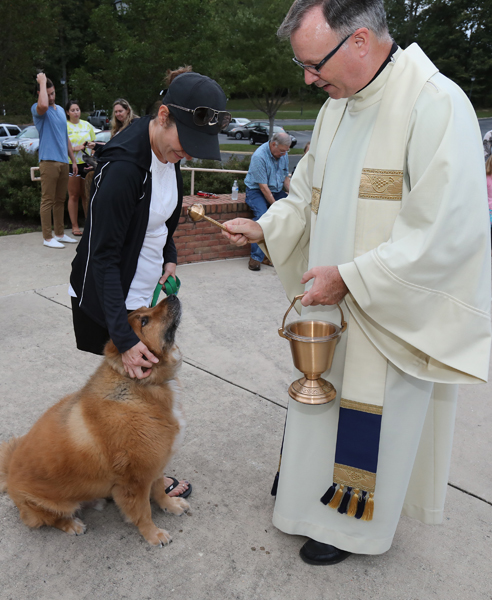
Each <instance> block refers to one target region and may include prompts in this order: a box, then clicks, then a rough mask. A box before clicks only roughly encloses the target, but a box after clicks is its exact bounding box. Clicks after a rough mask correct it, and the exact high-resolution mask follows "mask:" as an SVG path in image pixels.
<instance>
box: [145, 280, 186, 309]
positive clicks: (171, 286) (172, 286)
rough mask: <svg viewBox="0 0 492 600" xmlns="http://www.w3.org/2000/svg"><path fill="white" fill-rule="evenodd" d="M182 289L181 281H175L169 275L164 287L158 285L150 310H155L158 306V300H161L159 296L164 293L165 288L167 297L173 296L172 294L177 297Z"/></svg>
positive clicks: (160, 284)
mask: <svg viewBox="0 0 492 600" xmlns="http://www.w3.org/2000/svg"><path fill="white" fill-rule="evenodd" d="M180 287H181V281H180V280H179V277H176V279H174V277H173V276H172V275H169V277H168V278H167V279H166V281H165V283H164V285H163V284H162V283H158V284H157V285H156V287H155V290H154V295H153V297H152V303H151V305H150V308H153V307H154V306H155V305H156V304H157V300H159V295H160V293H161V291H162V288H164V292H165V294H166V296H171V295H172V294H176V295H177V294H178V292H179V288H180Z"/></svg>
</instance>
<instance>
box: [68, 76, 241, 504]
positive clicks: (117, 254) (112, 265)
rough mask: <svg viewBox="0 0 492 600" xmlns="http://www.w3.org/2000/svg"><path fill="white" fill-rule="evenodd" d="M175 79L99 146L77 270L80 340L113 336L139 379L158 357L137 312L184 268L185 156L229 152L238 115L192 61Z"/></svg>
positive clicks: (181, 487)
mask: <svg viewBox="0 0 492 600" xmlns="http://www.w3.org/2000/svg"><path fill="white" fill-rule="evenodd" d="M168 85H169V88H168V90H167V93H166V95H165V97H164V100H163V103H162V106H160V108H159V112H158V114H157V116H156V117H155V118H153V119H152V118H151V117H143V118H141V119H138V120H135V121H134V122H133V124H132V126H131V127H127V128H125V129H123V130H122V131H120V133H118V135H117V136H115V137H113V139H112V140H111V141H110V142H108V143H107V144H106V145H105V146H103V147H102V148H101V149H100V150H98V151H97V153H96V157H97V160H98V165H97V169H96V172H95V175H94V181H93V184H92V189H91V198H90V206H89V214H88V217H87V223H86V226H85V228H84V234H83V237H82V240H81V242H80V244H79V247H78V248H77V255H76V257H75V259H74V260H73V262H72V274H71V277H70V295H71V296H72V315H73V323H74V330H75V337H76V340H77V348H79V349H80V350H85V351H87V352H92V353H94V354H102V353H103V348H104V345H105V344H106V342H107V341H108V340H109V339H110V338H111V339H112V340H113V342H114V344H115V345H116V347H117V348H118V350H119V351H120V352H121V356H122V360H123V365H124V367H125V370H126V372H127V373H128V374H129V375H130V376H131V377H137V378H138V379H142V378H144V377H147V376H148V375H150V373H151V367H152V365H153V363H156V362H158V359H157V358H156V357H155V356H154V355H153V354H152V352H150V350H149V349H148V348H147V346H146V345H145V344H144V343H143V342H141V341H140V340H139V338H138V336H137V335H136V334H135V332H134V331H133V329H132V328H131V327H130V325H129V323H128V319H127V314H128V312H129V311H131V310H134V309H136V308H140V307H141V306H148V305H149V304H150V302H151V299H152V295H153V290H154V288H155V286H156V285H157V282H160V283H164V282H165V281H166V279H167V278H168V277H169V276H172V277H174V278H175V277H176V264H177V253H176V246H175V245H174V242H173V233H174V230H175V229H176V226H177V224H178V221H179V216H180V214H181V206H182V203H183V180H182V178H181V173H180V169H179V163H180V161H181V159H183V158H187V159H191V158H192V157H196V158H211V159H216V160H220V149H219V142H218V134H219V132H220V130H221V129H222V128H223V127H224V126H226V125H227V124H228V123H229V121H230V118H231V115H230V114H229V113H227V112H225V111H224V108H225V105H226V97H225V94H224V92H223V91H222V88H221V87H220V86H219V85H218V84H217V83H216V82H215V81H213V80H212V79H209V78H208V77H204V76H203V75H199V74H198V73H192V72H191V69H190V68H184V69H180V70H178V71H174V72H172V73H170V75H169V77H168ZM142 368H145V369H146V370H145V371H143V370H142ZM166 485H167V486H168V487H167V489H166V493H169V494H170V495H171V496H180V497H182V498H186V497H187V496H189V494H190V493H191V485H190V484H189V483H188V482H187V481H180V482H178V480H177V479H175V478H166Z"/></svg>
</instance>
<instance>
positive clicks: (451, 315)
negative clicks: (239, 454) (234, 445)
mask: <svg viewBox="0 0 492 600" xmlns="http://www.w3.org/2000/svg"><path fill="white" fill-rule="evenodd" d="M279 35H280V36H281V37H289V38H290V42H291V45H292V49H293V52H294V55H295V58H294V60H295V62H296V63H297V64H298V65H299V66H300V67H301V68H302V69H303V70H304V78H305V81H306V83H307V84H314V85H316V86H317V87H319V88H322V89H323V90H324V91H326V92H327V94H328V95H329V99H328V100H327V102H326V103H325V105H324V106H323V108H322V109H321V111H320V113H319V116H318V119H317V121H316V125H315V128H314V131H313V137H312V142H311V147H310V150H309V152H308V153H307V154H306V156H304V157H303V158H302V160H301V161H300V163H299V165H298V167H297V169H296V172H295V174H294V176H293V178H292V182H291V186H290V193H289V196H288V197H287V198H285V199H283V200H279V201H278V202H276V203H275V204H274V205H273V206H272V207H270V209H269V210H268V212H267V213H266V214H265V215H264V216H263V217H262V218H261V219H259V221H258V222H253V221H249V220H247V219H235V220H233V221H229V222H228V223H227V224H226V225H227V228H228V230H229V232H230V233H229V234H225V235H227V237H229V239H230V240H231V241H232V242H234V243H236V244H238V245H241V244H245V243H250V242H256V243H261V244H262V248H263V249H264V250H265V252H266V253H267V254H268V256H269V257H270V259H271V260H272V262H273V264H274V266H275V268H276V270H277V273H278V275H279V277H280V279H281V281H282V283H283V285H284V287H285V290H286V292H287V295H288V297H289V299H292V298H293V297H294V296H295V295H297V294H301V293H303V292H305V295H304V297H303V299H302V318H304V319H323V320H326V321H332V322H337V319H339V318H340V317H339V311H338V308H337V303H341V306H342V307H343V309H344V312H345V313H346V317H348V329H347V332H346V333H344V334H342V337H341V339H340V342H339V344H338V347H337V349H336V351H335V356H334V360H333V365H332V368H331V370H330V371H329V372H328V373H326V374H325V375H324V377H326V378H328V379H329V381H331V382H332V383H333V384H334V386H335V388H336V389H337V391H338V394H337V398H336V399H335V401H333V402H330V403H328V404H324V405H319V406H306V405H303V404H300V403H298V402H296V401H294V400H290V403H289V409H288V415H287V421H286V428H285V438H284V444H283V452H282V462H281V468H280V476H279V479H278V489H277V498H276V503H275V510H274V515H273V523H274V525H275V526H276V527H278V528H279V529H281V530H282V531H284V532H286V533H290V534H295V535H303V536H306V537H307V538H308V540H307V542H306V543H305V544H304V545H303V547H302V548H301V551H300V555H301V557H302V559H303V560H304V561H306V562H308V563H310V564H315V565H330V564H335V563H338V562H340V561H342V560H344V559H345V558H347V556H349V555H350V554H351V553H355V554H381V553H383V552H386V551H387V550H388V549H389V548H390V546H391V543H392V540H393V536H394V534H395V530H396V526H397V524H398V520H399V518H400V515H401V514H402V513H403V514H405V515H409V516H412V517H414V518H417V519H419V520H421V521H423V522H424V523H430V524H437V523H441V521H442V519H443V507H444V500H445V495H446V487H447V482H448V472H449V465H450V457H451V445H452V438H453V428H454V418H455V409H456V398H457V384H460V383H461V384H466V383H481V382H484V381H486V380H487V376H488V369H489V358H490V284H491V280H490V256H489V251H490V250H489V247H490V237H489V236H490V233H489V225H488V220H487V193H486V183H485V174H484V169H483V158H482V144H481V136H480V131H479V127H478V123H477V119H476V116H475V113H474V111H473V108H472V106H471V105H470V103H469V101H468V99H467V97H466V95H465V94H464V93H463V92H462V90H461V89H460V88H458V87H457V86H456V85H455V84H454V83H453V82H452V81H450V80H449V79H447V78H446V77H444V76H443V75H441V74H440V73H439V72H438V69H437V68H436V67H435V66H434V65H433V64H432V62H431V61H430V60H429V58H427V56H426V55H425V54H424V53H423V52H422V50H421V49H420V48H419V47H418V46H417V45H416V44H412V45H411V46H410V47H409V48H407V49H406V50H402V49H401V48H399V47H398V46H397V45H396V44H395V43H394V42H393V40H392V39H391V37H390V35H389V33H388V29H387V25H386V17H385V12H384V4H383V0H297V1H296V2H295V3H294V4H293V5H292V7H291V9H290V11H289V13H288V15H287V17H286V18H285V20H284V22H283V24H282V26H281V27H280V29H279ZM298 376H299V375H297V376H296V378H297V377H298ZM301 480H302V481H303V482H306V481H307V482H309V485H307V486H306V485H300V481H301Z"/></svg>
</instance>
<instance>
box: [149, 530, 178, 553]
mask: <svg viewBox="0 0 492 600" xmlns="http://www.w3.org/2000/svg"><path fill="white" fill-rule="evenodd" d="M145 539H146V540H147V541H148V542H149V544H150V545H151V546H158V547H159V548H162V547H163V546H167V545H168V544H170V543H171V542H172V538H171V536H170V534H169V533H168V532H167V531H166V530H165V529H158V528H157V527H156V528H155V531H153V532H152V533H151V534H149V535H146V536H145Z"/></svg>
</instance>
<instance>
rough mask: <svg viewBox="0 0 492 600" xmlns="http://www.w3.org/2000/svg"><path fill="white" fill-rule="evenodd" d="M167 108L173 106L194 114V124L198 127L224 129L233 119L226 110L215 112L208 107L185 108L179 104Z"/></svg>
mask: <svg viewBox="0 0 492 600" xmlns="http://www.w3.org/2000/svg"><path fill="white" fill-rule="evenodd" d="M166 106H173V107H174V108H179V110H184V111H186V112H189V113H193V123H195V125H198V126H202V125H219V126H220V128H221V129H223V128H224V127H227V125H229V123H230V122H231V118H232V116H231V113H229V112H227V111H225V110H215V109H214V108H209V107H208V106H198V107H197V108H185V107H184V106H178V105H177V104H166Z"/></svg>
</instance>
